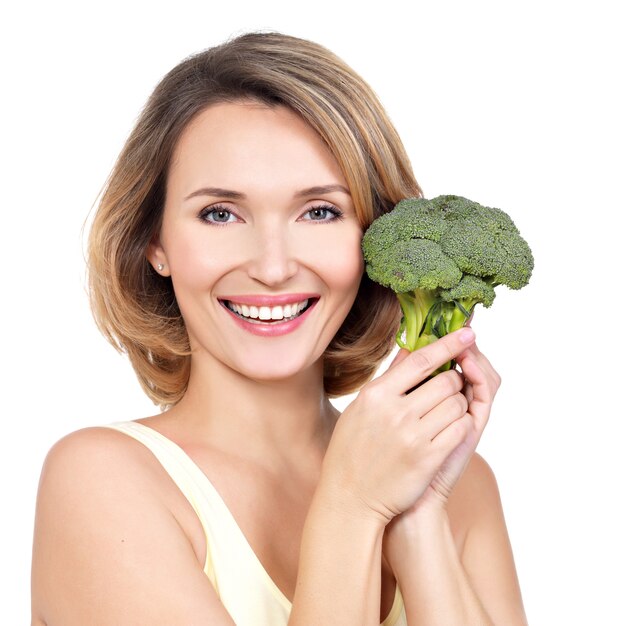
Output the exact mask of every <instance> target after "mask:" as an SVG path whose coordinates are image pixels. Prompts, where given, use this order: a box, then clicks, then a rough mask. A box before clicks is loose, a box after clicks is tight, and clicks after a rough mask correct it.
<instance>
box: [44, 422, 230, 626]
mask: <svg viewBox="0 0 626 626" xmlns="http://www.w3.org/2000/svg"><path fill="white" fill-rule="evenodd" d="M142 447H143V446H141V445H138V443H137V442H135V441H134V440H132V439H131V438H130V437H128V436H127V435H125V434H123V433H120V432H118V431H115V430H113V429H109V428H101V427H91V428H85V429H82V430H78V431H75V432H73V433H70V434H69V435H67V436H65V437H63V438H62V439H60V440H59V441H57V442H56V443H55V444H54V445H53V446H52V448H51V449H50V451H49V452H48V455H47V456H46V459H45V461H44V463H43V467H42V471H41V478H40V482H39V491H38V494H37V507H36V516H35V532H34V541H33V561H32V603H33V606H32V611H33V620H41V621H43V622H44V623H46V624H48V626H54V625H55V624H68V625H71V624H86V623H89V624H94V625H95V624H109V623H115V624H127V623H128V624H130V623H151V624H165V623H189V624H195V623H200V622H201V619H204V620H205V621H206V619H207V617H210V616H212V617H214V618H216V619H217V620H218V621H217V622H216V623H220V624H227V623H231V622H229V621H228V619H229V618H228V615H227V613H226V611H225V609H224V607H223V606H222V605H221V604H220V603H219V601H218V599H217V595H216V594H215V592H214V591H213V589H212V587H211V585H210V583H209V581H208V579H207V577H206V576H205V575H204V572H203V571H202V567H201V566H200V564H199V563H198V559H197V558H196V555H195V554H194V550H193V548H192V546H191V544H190V542H189V539H188V537H187V536H186V535H185V533H184V532H183V531H182V529H181V527H180V524H179V523H178V522H177V520H176V518H175V516H174V515H173V514H172V510H171V509H170V507H168V506H167V503H166V502H165V501H164V499H163V497H162V494H161V493H160V492H159V490H158V488H157V487H156V486H157V482H156V477H157V476H158V466H157V462H156V459H154V457H153V455H152V453H151V452H150V451H149V450H148V449H147V448H145V449H143V450H142ZM181 597H186V598H187V599H188V602H187V601H186V602H185V603H184V605H181V603H180V598H181Z"/></svg>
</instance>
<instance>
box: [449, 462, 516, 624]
mask: <svg viewBox="0 0 626 626" xmlns="http://www.w3.org/2000/svg"><path fill="white" fill-rule="evenodd" d="M448 514H449V518H450V525H451V527H452V532H453V534H454V537H455V542H456V545H457V550H458V552H459V556H460V558H461V562H462V564H463V567H464V569H465V571H466V572H467V575H468V576H469V578H470V580H471V582H472V586H473V587H474V589H475V591H476V593H477V594H478V596H479V598H480V599H481V601H482V603H483V605H484V606H485V608H486V609H487V611H488V612H489V614H490V616H491V617H492V619H493V620H494V622H495V623H496V624H511V626H514V625H515V626H523V625H525V624H527V621H526V617H525V614H524V607H523V603H522V596H521V590H520V586H519V581H518V578H517V572H516V569H515V562H514V558H513V552H512V549H511V543H510V540H509V535H508V530H507V527H506V521H505V518H504V511H503V509H502V501H501V499H500V491H499V488H498V483H497V481H496V477H495V474H494V472H493V470H492V469H491V467H490V465H489V464H488V463H487V461H486V460H485V459H484V458H483V457H482V456H480V455H479V454H477V453H474V455H473V456H472V458H471V460H470V462H469V464H468V466H467V468H466V469H465V472H464V473H463V476H462V477H461V478H460V479H459V482H458V483H457V485H456V486H455V488H454V491H453V493H452V495H451V497H450V501H449V503H448Z"/></svg>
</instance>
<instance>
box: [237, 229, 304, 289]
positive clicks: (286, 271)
mask: <svg viewBox="0 0 626 626" xmlns="http://www.w3.org/2000/svg"><path fill="white" fill-rule="evenodd" d="M294 252H295V250H294V242H293V241H291V240H290V237H289V233H288V232H287V229H286V228H267V229H264V231H263V232H260V233H257V234H256V236H255V238H254V241H253V242H251V249H250V251H249V254H250V257H249V261H248V275H249V276H251V277H252V278H254V279H256V280H258V281H260V282H262V283H265V284H266V285H272V286H275V285H280V284H282V283H285V282H287V281H288V280H289V279H290V278H291V277H292V276H293V275H294V274H295V273H296V272H297V270H298V261H297V259H296V257H295V256H294Z"/></svg>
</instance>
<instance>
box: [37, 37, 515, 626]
mask: <svg viewBox="0 0 626 626" xmlns="http://www.w3.org/2000/svg"><path fill="white" fill-rule="evenodd" d="M419 195H421V190H420V187H419V185H418V184H417V182H416V181H415V179H414V177H413V174H412V172H411V168H410V165H409V161H408V158H407V156H406V154H405V152H404V149H403V147H402V144H401V142H400V140H399V138H398V136H397V134H396V132H395V130H394V128H393V126H392V124H391V122H390V121H389V119H388V118H387V116H386V114H385V112H384V110H383V108H382V106H381V105H380V103H379V102H378V100H377V98H376V96H375V95H374V93H373V92H372V90H371V89H370V88H369V87H368V86H367V84H366V83H365V82H364V81H363V80H362V79H361V78H360V77H358V76H357V75H356V74H355V73H354V72H353V71H352V70H351V69H350V68H348V67H347V66H346V65H345V64H344V63H343V62H342V61H341V60H339V59H338V58H337V57H336V56H334V55H333V54H332V53H330V52H329V51H328V50H326V49H325V48H323V47H321V46H319V45H317V44H314V43H312V42H309V41H305V40H301V39H297V38H294V37H289V36H287V35H282V34H279V33H250V34H246V35H242V36H240V37H237V38H236V39H233V40H231V41H229V42H226V43H225V44H223V45H221V46H217V47H215V48H210V49H208V50H206V51H204V52H201V53H199V54H197V55H194V56H192V57H190V58H188V59H186V60H185V61H183V62H182V63H181V64H180V65H178V66H177V67H175V68H174V69H173V70H172V71H171V72H170V73H169V74H167V75H166V76H165V78H164V79H163V80H162V81H161V83H160V84H159V85H158V86H157V88H156V89H155V91H154V93H153V94H152V96H151V98H150V99H149V101H148V103H147V105H146V107H145V110H144V111H143V112H142V114H141V116H140V118H139V120H138V122H137V125H136V127H135V129H134V130H133V132H132V133H131V135H130V137H129V139H128V141H127V143H126V145H125V147H124V149H123V151H122V154H121V155H120V157H119V159H118V162H117V163H116V165H115V168H114V170H113V172H112V174H111V177H110V179H109V181H108V184H107V186H106V189H105V191H104V194H103V196H102V199H101V202H100V205H99V207H98V211H97V214H96V216H95V219H94V222H93V226H92V230H91V233H90V239H89V258H88V262H89V280H90V289H91V299H92V306H93V311H94V316H95V319H96V321H97V323H98V325H99V327H100V328H101V330H102V331H103V333H104V334H105V336H106V337H107V338H108V339H109V340H110V341H111V343H112V344H113V345H114V346H115V347H116V348H117V349H118V350H121V351H123V352H125V353H127V354H128V356H129V358H130V360H131V363H132V365H133V367H134V368H135V371H136V372H137V376H138V378H139V381H140V382H141V384H142V386H143V388H144V390H145V391H146V393H147V394H148V395H149V396H150V398H151V399H152V400H153V401H154V402H155V404H159V405H160V407H161V412H160V413H158V414H156V415H153V416H150V417H146V418H143V419H139V420H134V421H117V420H118V419H119V417H118V416H112V421H111V423H107V424H104V425H103V427H95V428H86V429H83V430H80V431H77V432H74V433H71V434H69V435H68V436H66V437H64V438H63V439H61V440H60V441H59V442H57V443H56V444H55V446H53V448H52V449H51V451H50V452H49V454H48V456H47V458H46V461H45V463H44V467H43V471H42V477H41V482H40V489H39V495H38V502H37V517H36V523H35V540H34V547H33V624H37V625H41V624H47V625H48V626H54V625H56V624H63V625H68V624H69V625H72V624H116V625H117V624H135V623H150V624H168V625H171V624H206V623H211V624H233V623H234V624H238V625H242V626H248V625H250V626H252V625H255V626H256V625H259V624H269V625H272V626H274V625H276V626H279V625H280V626H284V625H285V624H287V623H289V624H290V625H294V624H295V625H299V624H314V623H337V624H344V625H351V624H354V625H355V626H356V625H359V626H362V625H363V624H379V623H383V624H384V625H385V626H406V625H407V623H411V624H417V623H428V624H429V625H433V626H436V625H437V624H451V623H455V624H461V623H472V624H473V623H480V624H490V623H498V624H499V623H506V624H512V625H514V624H522V623H523V608H522V604H521V598H520V594H519V587H518V585H517V580H516V577H515V569H514V565H513V559H512V555H511V554H510V548H509V546H508V537H507V533H506V527H505V525H504V521H503V518H502V515H501V508H500V503H499V499H498V493H497V487H496V485H495V481H494V480H493V475H492V474H491V473H490V471H489V468H488V466H487V465H486V464H485V462H484V461H482V459H480V457H477V456H476V455H475V454H474V449H475V447H476V444H477V442H478V439H479V438H480V435H481V433H482V431H483V429H484V427H485V424H486V422H487V418H488V415H489V410H490V407H491V403H492V401H493V396H494V394H495V392H496V390H497V387H498V384H499V377H498V375H497V373H496V372H495V370H493V368H492V367H491V365H490V363H489V361H488V360H487V359H486V358H485V357H484V355H482V354H481V353H480V352H479V351H478V349H477V348H476V346H475V344H474V343H473V333H472V332H471V331H467V329H466V332H465V333H462V332H461V333H456V334H452V335H449V336H447V337H445V338H443V339H441V340H439V341H438V342H435V343H434V344H432V345H430V346H427V347H426V348H424V349H422V350H420V351H418V352H416V353H414V354H413V355H410V356H407V354H406V353H402V352H401V353H400V354H399V355H398V357H397V358H396V361H395V362H394V363H393V364H392V367H391V368H390V369H389V370H388V371H387V372H386V373H385V374H384V375H383V376H381V377H379V378H378V379H376V380H374V381H372V380H371V379H372V376H373V374H374V373H375V371H376V370H377V368H378V367H379V365H380V363H381V362H382V360H383V359H384V358H385V357H386V356H387V355H388V354H389V353H390V351H391V350H392V348H393V346H394V339H395V333H396V331H397V327H398V323H399V318H400V310H399V307H398V305H397V299H396V296H395V294H394V293H393V292H391V291H388V290H386V289H384V288H382V287H380V286H379V285H377V284H375V283H372V282H371V281H370V280H369V279H368V277H367V275H366V274H365V273H364V271H363V270H364V263H363V257H362V253H361V239H362V235H363V232H364V230H365V229H366V228H367V226H368V225H369V224H370V223H371V222H372V221H373V220H374V219H375V218H376V217H378V216H379V215H381V214H383V213H385V212H387V211H389V210H390V209H391V208H392V207H393V206H394V205H395V204H396V203H397V202H399V201H400V200H401V199H402V198H405V197H415V196H419ZM451 357H456V360H457V362H458V363H459V364H460V366H461V368H462V370H463V376H461V374H460V373H459V372H457V371H450V372H445V373H444V374H441V375H439V376H436V377H435V378H433V379H432V380H430V381H428V382H425V383H424V384H423V385H420V386H418V385H417V383H419V382H421V381H425V379H426V378H427V377H428V376H429V374H430V372H431V371H432V370H433V369H434V368H436V367H437V366H438V365H440V364H442V363H444V362H446V361H448V360H449V359H450V358H451ZM414 388H415V390H414V391H411V392H410V393H408V390H411V389H414ZM357 390H360V393H359V394H358V396H357V398H356V399H355V401H354V402H353V403H351V404H350V405H349V406H348V407H347V408H346V410H345V411H344V412H343V413H342V414H339V412H338V411H337V410H336V409H335V408H334V407H333V405H332V404H331V402H330V398H332V397H334V396H338V395H342V394H345V393H349V392H353V391H357ZM466 468H467V469H466ZM461 477H462V478H461ZM457 483H458V485H457ZM441 485H445V486H446V490H442V489H441V488H440V487H441ZM455 485H456V486H455ZM453 487H454V491H452V488H453ZM405 599H406V601H405Z"/></svg>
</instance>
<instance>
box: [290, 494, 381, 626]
mask: <svg viewBox="0 0 626 626" xmlns="http://www.w3.org/2000/svg"><path fill="white" fill-rule="evenodd" d="M384 530H385V525H384V523H383V522H382V521H381V520H380V519H375V518H373V517H369V518H368V517H366V516H363V515H361V514H359V513H357V512H356V511H351V510H350V507H349V506H348V503H347V502H345V501H339V500H338V499H335V498H333V494H332V493H328V492H326V491H324V489H323V487H320V488H318V490H317V491H316V493H315V496H314V498H313V502H312V504H311V507H310V509H309V513H308V515H307V519H306V522H305V525H304V531H303V535H302V542H301V547H300V561H299V565H298V579H297V583H296V592H295V596H294V601H293V608H292V611H291V615H290V618H289V626H310V625H311V624H341V625H342V626H378V625H379V624H380V594H381V558H382V556H381V555H382V539H383V533H384Z"/></svg>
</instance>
